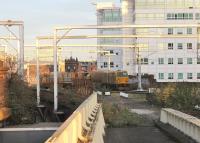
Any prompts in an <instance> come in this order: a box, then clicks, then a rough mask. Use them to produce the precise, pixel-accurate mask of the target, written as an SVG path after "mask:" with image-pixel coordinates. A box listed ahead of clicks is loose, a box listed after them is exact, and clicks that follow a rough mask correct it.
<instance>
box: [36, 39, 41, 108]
mask: <svg viewBox="0 0 200 143" xmlns="http://www.w3.org/2000/svg"><path fill="white" fill-rule="evenodd" d="M36 58H37V65H36V80H37V106H39V105H40V65H39V40H38V39H36Z"/></svg>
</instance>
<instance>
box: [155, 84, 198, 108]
mask: <svg viewBox="0 0 200 143" xmlns="http://www.w3.org/2000/svg"><path fill="white" fill-rule="evenodd" d="M152 98H153V102H154V103H156V104H158V105H161V106H162V107H168V108H173V109H177V110H181V111H186V112H190V111H192V110H193V109H194V106H195V105H199V104H200V86H199V85H198V84H195V83H168V84H163V85H162V86H160V87H159V88H158V89H157V90H156V92H155V93H154V94H153V95H152Z"/></svg>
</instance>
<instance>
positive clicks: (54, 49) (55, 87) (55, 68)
mask: <svg viewBox="0 0 200 143" xmlns="http://www.w3.org/2000/svg"><path fill="white" fill-rule="evenodd" d="M53 63H54V112H56V111H57V110H58V59H57V29H55V30H54V39H53Z"/></svg>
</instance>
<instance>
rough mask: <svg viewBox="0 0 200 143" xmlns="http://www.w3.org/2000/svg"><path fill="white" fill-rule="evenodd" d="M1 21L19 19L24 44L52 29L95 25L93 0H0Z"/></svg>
mask: <svg viewBox="0 0 200 143" xmlns="http://www.w3.org/2000/svg"><path fill="white" fill-rule="evenodd" d="M99 1H114V0H99ZM0 2H1V5H0V13H1V14H0V19H1V20H8V19H10V20H22V21H24V27H25V44H34V42H35V37H36V36H41V35H49V34H51V33H52V32H53V27H54V26H62V25H73V24H75V25H81V24H96V12H95V6H94V5H92V4H91V2H95V0H0Z"/></svg>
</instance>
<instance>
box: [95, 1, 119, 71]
mask: <svg viewBox="0 0 200 143" xmlns="http://www.w3.org/2000/svg"><path fill="white" fill-rule="evenodd" d="M121 21H122V17H121V8H120V7H116V6H115V5H114V4H113V3H98V4H97V25H121V24H122V22H121ZM97 34H99V35H114V34H122V31H121V29H98V30H97ZM97 43H98V44H99V45H111V44H112V45H122V39H120V38H112V39H111V38H110V39H106V38H99V39H97ZM98 51H100V52H99V53H98V55H97V68H98V69H99V70H107V69H109V68H108V66H109V61H110V70H114V71H115V70H120V69H123V59H122V58H123V49H122V48H116V47H103V46H102V47H98ZM101 51H110V57H109V53H102V52H101ZM109 58H110V59H109Z"/></svg>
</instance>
